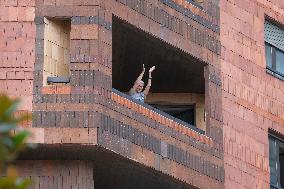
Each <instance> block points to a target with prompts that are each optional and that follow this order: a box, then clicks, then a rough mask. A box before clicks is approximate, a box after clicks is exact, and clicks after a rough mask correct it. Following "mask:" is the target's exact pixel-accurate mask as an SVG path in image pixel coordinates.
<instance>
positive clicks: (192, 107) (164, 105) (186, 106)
mask: <svg viewBox="0 0 284 189" xmlns="http://www.w3.org/2000/svg"><path fill="white" fill-rule="evenodd" d="M149 105H150V106H152V107H154V108H156V109H158V110H160V111H163V112H165V113H166V114H169V115H171V116H173V117H174V118H176V119H179V120H181V121H183V122H185V123H188V124H190V125H192V126H194V127H196V128H197V125H196V104H195V103H190V104H187V103H182V104H181V103H166V102H162V103H149ZM159 106H160V107H159ZM161 108H162V109H161ZM163 108H168V109H171V108H173V109H175V108H181V109H187V110H185V111H189V110H193V120H192V122H193V123H190V122H188V121H186V120H183V119H181V118H179V117H176V116H174V115H172V114H171V113H169V112H168V111H165V110H164V109H163Z"/></svg>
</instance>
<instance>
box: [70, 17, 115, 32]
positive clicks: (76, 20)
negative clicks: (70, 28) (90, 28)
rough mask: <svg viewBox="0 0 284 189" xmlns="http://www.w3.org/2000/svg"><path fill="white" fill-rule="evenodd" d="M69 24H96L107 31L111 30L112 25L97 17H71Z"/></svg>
mask: <svg viewBox="0 0 284 189" xmlns="http://www.w3.org/2000/svg"><path fill="white" fill-rule="evenodd" d="M71 24H74V25H78V24H98V25H100V26H103V27H104V28H105V29H107V30H112V24H111V23H110V22H107V21H106V20H104V19H103V18H101V17H99V16H90V17H86V16H73V17H72V18H71Z"/></svg>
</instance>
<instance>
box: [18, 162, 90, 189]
mask: <svg viewBox="0 0 284 189" xmlns="http://www.w3.org/2000/svg"><path fill="white" fill-rule="evenodd" d="M17 166H18V171H19V174H20V176H21V177H27V178H31V179H32V182H33V183H32V185H31V186H30V187H29V189H34V188H52V189H59V188H76V189H85V188H88V189H89V188H93V187H94V179H93V165H92V163H91V162H84V161H67V160H64V161H56V160H54V161H18V162H17Z"/></svg>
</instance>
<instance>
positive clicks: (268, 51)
mask: <svg viewBox="0 0 284 189" xmlns="http://www.w3.org/2000/svg"><path fill="white" fill-rule="evenodd" d="M271 54H272V48H271V46H270V45H269V44H267V43H266V44H265V57H266V66H267V67H269V68H272V56H271Z"/></svg>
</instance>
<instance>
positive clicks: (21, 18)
mask: <svg viewBox="0 0 284 189" xmlns="http://www.w3.org/2000/svg"><path fill="white" fill-rule="evenodd" d="M24 2H25V3H24ZM180 2H181V1H171V0H167V1H165V0H159V1H158V0H141V1H138V0H133V1H129V0H127V1H126V0H120V1H114V0H104V1H103V0H101V1H79V0H78V1H76V0H73V1H61V0H54V1H47V0H36V1H32V0H31V1H11V2H10V1H9V2H8V1H5V2H1V4H0V5H1V10H3V11H1V13H0V16H1V17H0V18H1V19H0V21H1V22H3V23H7V24H8V26H9V24H11V28H9V27H8V28H9V32H7V31H6V30H7V29H6V27H5V28H2V29H1V31H0V32H1V34H2V35H0V37H1V36H4V37H3V39H4V40H3V42H0V52H1V53H3V56H2V59H3V61H2V62H1V64H3V66H2V67H0V70H1V74H0V82H2V83H3V85H1V86H5V87H4V88H3V89H1V91H4V92H6V93H8V94H9V95H18V94H21V95H26V96H28V98H25V99H27V100H24V102H25V101H27V102H26V103H25V104H26V105H25V106H24V110H29V111H31V110H32V111H33V116H34V119H33V122H32V126H31V127H32V129H36V131H37V132H38V133H40V132H41V131H42V130H41V129H43V132H44V133H45V134H44V137H47V133H55V131H54V130H53V129H55V130H56V129H58V132H63V131H65V132H67V133H70V135H73V134H74V132H75V133H76V132H78V130H76V128H77V129H82V130H80V131H81V132H83V133H85V132H86V130H88V129H89V130H92V131H94V130H95V131H97V130H98V132H97V133H96V132H95V134H97V138H98V144H99V145H100V146H103V147H105V148H107V149H109V150H112V151H115V152H116V153H118V154H121V155H123V156H125V157H128V156H127V154H125V153H124V152H123V148H122V147H121V148H120V147H119V146H114V145H110V144H112V143H113V144H114V143H117V142H119V141H123V142H122V143H121V144H124V143H125V145H126V146H131V149H132V150H131V154H132V156H131V157H136V160H137V161H138V162H139V163H141V164H144V165H146V166H150V167H151V165H152V163H153V162H152V161H150V160H149V161H148V159H151V158H153V157H159V158H162V157H164V158H163V161H161V162H160V167H161V169H157V170H159V171H162V172H163V173H165V174H169V175H171V176H173V177H175V178H177V179H181V180H184V181H185V182H187V183H188V184H191V185H194V186H197V187H199V188H211V187H212V186H215V188H223V187H224V186H223V183H224V178H225V177H224V168H223V137H222V136H223V130H222V123H223V121H224V120H223V115H222V99H221V94H222V91H221V90H222V86H223V85H224V84H223V82H224V80H222V77H221V74H220V73H221V72H220V69H221V67H220V54H221V52H222V51H221V43H220V21H219V19H220V18H219V12H218V11H219V7H218V2H217V1H215V0H214V1H206V2H205V3H204V4H203V5H202V6H201V7H199V6H197V7H196V6H194V5H193V4H183V3H181V4H180ZM173 5H174V6H173ZM173 8H174V9H173ZM15 12H17V14H15ZM7 15H8V16H7ZM112 15H115V16H117V17H119V18H121V19H123V20H126V21H128V22H129V23H130V24H132V25H134V26H136V27H138V28H139V29H141V30H143V31H145V32H148V33H150V34H151V35H153V36H155V37H157V38H160V39H162V40H164V41H165V42H167V43H169V44H170V45H172V46H174V47H177V48H180V49H182V50H183V51H185V52H187V53H190V54H191V55H192V56H194V57H196V58H198V59H199V60H201V61H203V62H206V63H207V64H208V68H207V70H206V74H207V76H208V77H206V94H205V96H206V100H205V108H206V109H207V112H208V119H207V122H206V135H204V134H202V133H200V132H196V131H193V130H191V129H187V128H185V127H184V126H182V125H180V124H173V122H171V121H170V120H169V119H165V118H164V117H163V115H156V114H151V111H148V110H147V109H145V108H144V107H143V106H141V105H136V104H135V103H134V105H133V104H132V103H130V102H128V101H127V100H124V99H123V98H121V97H118V98H116V99H114V98H113V94H114V93H113V92H112V86H111V76H112V70H111V69H112ZM44 17H49V18H58V19H61V18H64V19H66V18H68V19H71V33H70V38H71V41H70V71H71V79H70V83H69V84H66V85H53V86H43V83H44V82H43V71H42V70H43V67H44V65H43V62H44V61H43V60H44V52H43V50H44V48H43V47H44V42H43V41H44V40H43V39H44V29H45V28H44V22H43V20H44ZM25 24H27V26H26V25H25ZM0 27H1V26H0ZM10 30H11V31H10ZM15 30H16V31H15ZM9 35H12V36H9ZM18 35H19V36H18ZM17 37H19V38H20V39H19V40H17ZM15 39H16V40H15ZM24 43H25V47H26V48H24V49H22V47H23V44H24ZM11 52H13V53H11ZM19 53H20V54H19ZM22 54H24V55H22ZM15 55H16V57H18V55H19V56H21V58H19V59H20V60H21V61H18V59H17V58H16V59H15V60H13V62H14V63H10V62H11V61H8V60H10V58H15ZM3 57H4V58H3ZM24 60H25V61H24ZM22 61H23V62H24V63H25V64H26V62H28V65H25V64H23V65H22V64H21V63H20V64H19V62H22ZM5 62H6V63H5ZM4 63H5V64H4ZM14 64H15V66H11V65H14ZM17 64H19V65H20V67H19V65H17ZM21 66H22V67H21ZM23 69H24V70H26V71H24V73H22V72H23V71H22V70H23ZM2 72H3V73H2ZM18 72H19V73H18ZM32 72H33V74H32ZM1 78H2V79H1ZM23 84H25V85H26V87H23ZM26 96H24V97H26ZM153 115H154V116H156V117H155V118H157V119H155V118H154V117H152V116H153ZM106 117H107V118H108V119H107V120H112V121H111V122H110V123H109V122H108V121H107V122H105V118H106ZM112 123H117V124H112ZM109 124H110V125H113V127H109ZM120 124H122V125H125V127H126V126H127V127H128V128H131V129H132V130H133V132H134V131H135V132H136V133H140V134H138V135H137V136H142V135H143V136H147V137H146V138H143V137H142V139H141V140H142V142H141V141H140V142H137V141H136V142H135V140H134V141H133V140H132V139H131V138H126V137H125V136H124V134H123V132H124V131H125V130H124V129H121V126H120ZM108 128H109V130H108ZM123 128H124V127H123ZM48 129H52V132H51V131H50V132H48ZM64 129H67V130H64ZM68 129H70V130H68ZM84 129H86V130H84ZM89 130H88V132H89ZM120 132H122V133H120ZM127 132H128V133H129V130H127ZM74 136H76V137H77V135H75V134H74ZM57 137H58V136H57V135H55V134H54V136H53V134H52V136H51V137H50V138H47V139H46V140H43V142H42V143H52V144H54V143H55V144H57V143H64V142H60V140H59V139H58V138H57ZM104 137H105V138H106V139H108V140H101V139H102V138H104ZM59 138H60V137H59ZM69 139H70V141H71V143H76V142H77V143H85V142H86V141H92V140H91V139H90V136H89V135H88V134H86V133H85V134H84V135H83V136H82V137H79V136H78V137H77V138H76V140H75V139H74V140H71V138H68V137H67V138H66V139H64V141H65V142H66V141H67V142H68V140H69ZM89 139H90V140H89ZM62 140H63V139H62ZM143 140H144V141H143ZM41 141H42V140H41ZM47 141H49V142H47ZM151 141H152V142H151ZM155 141H156V142H155ZM157 141H158V142H157ZM94 143H95V142H94ZM142 149H143V150H142ZM141 150H142V151H143V152H142V154H143V153H145V154H144V155H143V156H141V157H144V156H145V158H141V157H140V155H141ZM147 154H148V156H147ZM147 158H148V159H147ZM168 162H171V163H170V164H169V165H170V166H171V167H170V168H171V169H174V170H175V171H170V169H169V167H167V163H168ZM42 166H43V167H45V164H44V165H42ZM189 175H190V176H189ZM200 175H201V176H200ZM201 178H202V182H200V181H201ZM43 182H44V181H43Z"/></svg>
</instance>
